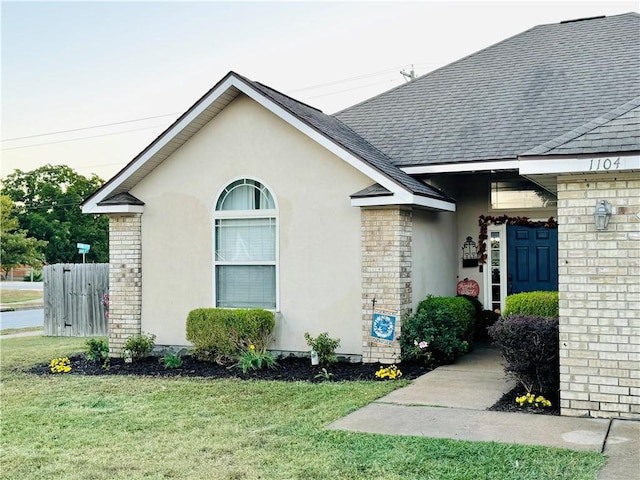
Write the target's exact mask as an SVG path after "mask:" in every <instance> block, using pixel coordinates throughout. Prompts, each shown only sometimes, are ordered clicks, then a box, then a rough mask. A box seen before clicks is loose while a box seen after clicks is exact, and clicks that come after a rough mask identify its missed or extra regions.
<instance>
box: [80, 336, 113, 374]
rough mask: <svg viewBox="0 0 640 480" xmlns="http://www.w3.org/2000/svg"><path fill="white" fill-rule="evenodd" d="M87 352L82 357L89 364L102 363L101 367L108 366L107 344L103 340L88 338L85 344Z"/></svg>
mask: <svg viewBox="0 0 640 480" xmlns="http://www.w3.org/2000/svg"><path fill="white" fill-rule="evenodd" d="M86 346H87V351H86V352H85V354H84V356H85V358H86V359H87V360H89V361H90V362H102V366H103V367H104V368H107V367H108V366H109V343H107V341H106V340H103V339H97V338H90V339H89V340H87V343H86Z"/></svg>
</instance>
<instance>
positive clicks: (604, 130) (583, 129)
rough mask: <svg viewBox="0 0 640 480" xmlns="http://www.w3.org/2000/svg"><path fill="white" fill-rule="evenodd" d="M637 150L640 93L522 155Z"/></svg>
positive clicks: (638, 141)
mask: <svg viewBox="0 0 640 480" xmlns="http://www.w3.org/2000/svg"><path fill="white" fill-rule="evenodd" d="M632 151H640V96H639V97H636V98H634V99H633V100H631V101H630V102H627V103H625V104H624V105H621V106H619V107H618V108H615V109H613V110H612V111H610V112H607V113H606V114H604V115H602V116H600V117H598V118H596V119H594V120H592V121H590V122H588V123H585V124H584V125H581V126H580V127H578V128H576V129H573V130H571V131H570V132H567V133H565V134H564V135H561V136H559V137H557V138H554V139H553V140H551V141H549V142H546V143H543V144H542V145H539V146H537V147H536V148H533V149H531V150H529V151H528V152H525V153H524V154H523V155H580V154H593V153H610V152H632Z"/></svg>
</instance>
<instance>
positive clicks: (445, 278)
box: [412, 209, 458, 311]
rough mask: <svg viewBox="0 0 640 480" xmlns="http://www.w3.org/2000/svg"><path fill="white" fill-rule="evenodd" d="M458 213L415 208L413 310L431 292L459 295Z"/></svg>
mask: <svg viewBox="0 0 640 480" xmlns="http://www.w3.org/2000/svg"><path fill="white" fill-rule="evenodd" d="M456 228H457V227H456V214H455V213H448V212H431V211H427V210H418V209H414V210H413V252H412V254H413V269H412V274H413V298H412V303H413V310H414V311H415V309H416V307H417V306H418V303H420V301H421V300H423V299H424V298H425V297H426V296H427V295H436V296H451V295H455V294H456V274H457V269H456V256H457V253H458V252H457V250H456V248H455V238H456Z"/></svg>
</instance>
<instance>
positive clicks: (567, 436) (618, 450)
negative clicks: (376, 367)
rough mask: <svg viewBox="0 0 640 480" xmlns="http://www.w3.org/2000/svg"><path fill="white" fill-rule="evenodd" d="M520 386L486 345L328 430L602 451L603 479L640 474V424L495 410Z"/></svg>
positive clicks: (616, 479) (635, 478)
mask: <svg viewBox="0 0 640 480" xmlns="http://www.w3.org/2000/svg"><path fill="white" fill-rule="evenodd" d="M513 386H514V384H513V383H512V382H509V381H505V379H504V373H503V370H502V365H501V359H500V354H499V352H498V351H497V350H495V349H493V348H489V347H483V346H480V347H478V348H476V350H474V351H473V352H472V353H470V354H468V355H465V356H464V357H463V358H462V359H460V360H459V361H458V362H457V363H455V364H454V365H447V366H444V367H440V368H437V369H435V370H433V371H432V372H429V373H427V374H426V375H423V376H422V377H420V378H418V379H416V380H415V381H413V382H412V383H411V385H409V386H407V387H405V388H401V389H399V390H395V391H393V392H391V393H390V394H389V395H387V396H385V397H382V398H380V399H378V400H377V401H375V402H373V403H371V404H369V405H367V406H366V407H364V408H362V409H360V410H358V411H356V412H353V413H352V414H350V415H348V416H346V417H345V418H342V419H340V420H337V421H336V422H333V423H332V424H331V425H329V426H328V427H327V428H329V429H334V430H349V431H356V432H366V433H380V434H386V435H413V436H427V437H433V438H449V439H454V440H470V441H478V442H482V441H496V442H502V443H515V444H522V445H539V446H548V447H557V448H566V449H570V450H581V451H594V452H602V453H604V454H605V455H606V456H607V457H608V458H607V464H606V466H605V467H604V468H603V469H602V471H601V472H600V474H599V476H598V479H599V480H626V479H629V480H638V479H639V478H640V474H639V472H640V421H631V420H608V419H594V418H577V417H558V416H551V415H534V414H526V413H507V412H492V411H487V408H489V407H490V406H491V405H493V404H494V403H495V402H496V401H498V400H499V399H500V397H501V396H502V394H503V393H506V392H508V391H509V390H511V388H513ZM523 432H526V435H523Z"/></svg>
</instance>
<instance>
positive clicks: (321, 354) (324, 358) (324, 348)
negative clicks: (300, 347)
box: [304, 332, 340, 365]
mask: <svg viewBox="0 0 640 480" xmlns="http://www.w3.org/2000/svg"><path fill="white" fill-rule="evenodd" d="M304 339H305V340H306V341H307V345H309V347H311V350H314V351H315V352H316V353H317V354H318V362H319V363H320V365H329V364H331V363H335V362H337V361H338V359H337V358H336V349H337V348H338V347H339V346H340V339H339V338H331V337H329V333H328V332H324V333H321V334H320V335H318V336H317V337H315V338H313V337H312V336H311V335H309V332H306V333H305V334H304Z"/></svg>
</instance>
